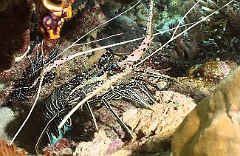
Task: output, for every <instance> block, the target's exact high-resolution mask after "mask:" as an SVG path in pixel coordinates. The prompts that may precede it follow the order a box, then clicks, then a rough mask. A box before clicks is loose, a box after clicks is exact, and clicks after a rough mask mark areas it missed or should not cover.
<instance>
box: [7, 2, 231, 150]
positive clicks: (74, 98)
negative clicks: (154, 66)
mask: <svg viewBox="0 0 240 156" xmlns="http://www.w3.org/2000/svg"><path fill="white" fill-rule="evenodd" d="M233 1H234V0H231V1H230V2H228V3H227V4H225V5H224V6H222V7H221V8H220V9H222V8H223V7H225V6H226V5H228V4H230V3H232V2H233ZM199 2H200V0H199V1H197V3H199ZM138 3H139V2H138ZM138 3H136V4H135V5H134V6H136V5H137V4H138ZM197 3H196V4H197ZM134 6H133V7H134ZM131 8H132V7H131ZM193 8H194V6H193V7H192V9H193ZM192 9H190V10H189V11H188V12H187V13H186V14H185V16H186V15H187V14H188V13H189V12H190V11H191V10H192ZM153 10H154V1H153V0H151V2H150V9H149V19H148V25H147V26H148V27H147V32H146V37H145V38H144V40H143V41H142V43H141V44H140V46H139V47H138V48H137V49H136V50H134V51H133V52H132V53H131V54H130V55H128V56H127V58H126V59H125V60H122V61H119V62H117V63H112V62H111V57H112V55H111V53H106V54H104V55H103V56H102V57H101V59H100V60H99V62H98V64H97V65H95V66H94V67H92V68H91V69H89V70H88V71H85V72H82V73H80V74H78V75H76V77H74V78H73V79H71V80H70V81H69V82H68V83H66V84H63V85H61V86H60V87H59V88H57V89H56V90H54V91H53V92H52V94H51V95H50V96H49V97H48V98H47V100H46V106H45V111H44V116H45V120H46V127H45V128H44V130H43V132H42V134H41V136H40V137H39V139H38V142H37V144H36V152H37V153H38V146H39V143H40V141H41V139H42V137H43V135H44V133H45V132H46V133H47V135H48V137H49V140H50V142H51V143H54V142H56V141H58V140H59V139H61V137H62V135H63V134H64V133H65V132H66V131H67V130H68V128H69V127H71V118H70V117H71V115H72V114H73V113H74V112H75V111H77V110H78V109H79V108H82V107H86V108H87V109H88V111H89V112H90V114H91V116H92V119H93V122H94V124H95V126H96V125H97V124H96V119H95V117H94V115H93V112H92V109H91V105H92V104H94V103H96V102H101V103H103V104H104V105H105V106H106V107H107V108H108V109H109V110H110V111H111V112H112V113H113V115H114V116H115V117H116V118H117V120H118V121H119V122H120V124H121V125H122V127H123V128H124V129H125V130H126V131H127V132H128V133H129V134H130V135H131V136H133V135H132V134H131V130H130V129H129V128H128V127H127V126H126V125H125V123H124V122H123V121H122V120H121V119H120V118H119V116H118V115H117V114H116V113H115V112H114V111H113V109H112V108H111V105H110V104H109V103H108V100H110V99H116V98H120V97H121V98H126V99H130V100H132V101H135V102H137V103H139V104H140V105H141V106H144V107H145V108H148V109H151V106H150V104H149V102H147V101H146V100H145V99H143V98H142V97H141V96H140V95H139V93H138V92H137V91H135V90H134V88H135V87H138V88H139V89H140V90H141V91H142V92H143V93H144V94H145V95H146V96H147V97H148V98H149V99H150V101H151V102H154V98H153V97H152V95H151V94H150V93H149V92H148V90H147V89H146V87H145V86H144V85H143V84H141V83H138V82H130V83H124V79H126V78H128V77H130V76H131V75H132V74H133V73H134V72H135V70H136V68H137V67H139V66H140V65H141V64H142V63H143V62H145V61H146V60H147V59H149V58H150V57H152V56H153V55H155V54H156V53H158V52H159V51H161V50H162V49H163V48H164V47H165V46H166V45H168V44H169V43H170V42H171V41H173V40H174V39H176V38H177V37H179V36H180V35H182V34H183V33H184V32H187V31H188V30H190V29H191V28H193V27H194V26H196V25H197V24H199V23H201V22H203V21H205V20H206V19H207V18H208V17H210V16H212V15H213V14H214V13H215V12H213V13H211V14H209V15H208V16H206V17H204V18H202V19H201V20H200V21H198V22H196V23H192V25H190V26H189V27H188V28H187V29H186V30H185V31H183V32H182V33H179V34H177V35H175V33H176V30H177V29H178V28H179V27H180V23H181V21H180V22H179V25H178V26H177V27H176V28H174V29H173V30H175V31H174V33H173V36H172V38H171V39H170V40H169V41H168V42H166V43H165V44H164V45H163V46H161V47H160V48H159V49H157V50H155V51H154V52H153V53H151V54H150V55H148V56H146V57H145V58H144V59H142V60H141V61H140V59H141V58H142V56H143V55H144V54H145V51H147V49H148V47H149V45H150V43H151V41H152V39H153V37H154V36H155V35H157V34H153V24H152V22H153ZM123 13H124V12H123ZM120 15H121V14H120ZM120 15H119V16H120ZM185 16H184V17H185ZM184 17H183V18H182V20H183V19H184ZM115 18H116V17H115ZM97 28H98V27H96V29H97ZM94 30H95V29H94ZM92 31H93V30H92ZM89 33H91V31H90V32H89ZM89 33H88V34H89ZM161 33H162V32H161ZM158 34H159V33H158ZM85 36H86V35H84V36H82V37H81V38H79V39H78V40H76V41H75V42H74V43H73V44H72V45H70V46H69V47H67V48H66V49H64V51H66V50H67V49H69V48H71V47H73V46H74V45H75V44H76V43H77V42H78V41H79V40H81V39H82V38H83V37H85ZM135 40H139V39H135ZM132 41H134V40H131V41H125V42H121V43H117V44H114V45H110V46H116V45H121V44H125V43H127V42H132ZM110 46H105V47H101V48H108V47H110ZM95 50H96V49H92V50H90V51H87V52H85V53H88V52H92V51H95ZM64 51H63V52H64ZM63 52H62V53H63ZM53 54H54V55H53V57H52V58H51V59H50V60H47V61H46V60H44V61H46V62H45V63H44V61H43V58H42V56H41V55H40V57H39V58H36V59H35V60H34V61H36V62H41V61H40V60H42V63H40V64H38V66H36V67H31V68H29V70H32V71H34V72H33V73H36V72H35V71H38V73H39V75H40V76H38V77H37V78H35V81H33V82H31V83H30V86H27V87H26V88H25V86H24V85H22V87H21V88H20V89H19V90H16V92H15V95H16V96H15V97H17V98H19V97H21V96H19V95H22V94H21V91H22V90H24V89H27V88H28V89H29V88H30V89H31V88H32V87H35V88H34V90H37V96H36V99H35V101H34V104H33V106H32V109H31V110H30V113H29V115H28V116H27V118H26V120H25V121H24V123H23V124H22V126H21V127H20V128H19V131H18V132H17V133H16V135H15V136H14V137H13V139H12V141H11V143H10V145H11V144H12V143H13V141H14V139H15V138H16V136H17V135H18V133H19V132H20V131H21V128H22V127H23V126H24V124H25V123H26V121H27V120H28V118H29V116H30V114H31V112H32V110H33V108H34V107H35V105H36V102H37V100H38V97H39V94H40V89H41V86H42V85H43V83H45V81H44V77H45V75H46V73H48V72H49V71H51V69H52V68H54V67H57V66H58V65H60V64H62V63H64V62H66V61H70V60H71V59H72V58H74V57H77V56H79V55H82V54H81V53H78V54H75V55H72V56H69V57H67V58H63V59H61V60H56V58H57V57H58V56H59V54H56V53H53ZM54 60H55V61H54ZM52 62H53V63H52ZM50 63H51V64H50ZM26 73H31V72H28V71H26ZM51 76H52V75H51V74H50V77H51ZM30 77H35V75H34V74H33V75H30ZM27 83H29V82H27ZM112 86H118V87H115V88H112ZM22 96H23V98H24V95H22ZM13 100H14V99H13ZM96 128H97V126H96Z"/></svg>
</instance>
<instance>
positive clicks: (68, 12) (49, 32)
mask: <svg viewBox="0 0 240 156" xmlns="http://www.w3.org/2000/svg"><path fill="white" fill-rule="evenodd" d="M37 11H38V12H37V14H38V26H39V29H40V31H41V32H42V33H43V35H44V37H45V39H47V40H49V39H58V38H59V37H60V31H61V28H62V26H63V23H64V21H65V19H69V18H71V17H72V6H71V5H69V6H68V7H66V8H63V4H58V5H57V4H56V6H55V4H53V3H50V4H49V2H48V1H47V2H46V0H43V1H42V3H40V4H39V6H38V7H37Z"/></svg>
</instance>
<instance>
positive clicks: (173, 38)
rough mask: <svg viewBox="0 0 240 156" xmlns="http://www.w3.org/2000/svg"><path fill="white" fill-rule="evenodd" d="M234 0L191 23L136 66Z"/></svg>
mask: <svg viewBox="0 0 240 156" xmlns="http://www.w3.org/2000/svg"><path fill="white" fill-rule="evenodd" d="M232 2H234V0H231V1H229V2H228V3H226V4H225V5H223V6H222V7H220V8H219V9H217V10H216V11H214V12H212V13H211V14H209V15H208V16H206V17H204V18H202V19H201V20H200V21H198V22H196V23H194V24H193V25H191V26H190V27H189V28H187V29H185V30H184V31H183V32H181V33H179V34H178V35H176V36H174V37H172V38H171V39H170V40H169V41H167V42H166V43H165V44H164V45H162V46H161V47H160V48H158V49H157V50H156V51H154V52H153V53H151V54H150V55H148V56H147V57H145V58H144V59H143V60H142V61H140V62H139V63H137V64H136V65H134V66H135V67H137V66H139V65H141V64H142V63H143V62H145V61H146V60H147V59H149V58H151V57H152V56H153V55H155V54H156V53H158V52H159V51H160V50H162V49H163V48H164V47H165V46H166V45H168V44H169V43H170V42H172V41H173V40H175V39H176V38H178V37H179V36H181V35H182V34H184V33H185V32H187V31H188V30H190V29H192V28H193V27H194V26H196V25H198V24H199V23H201V22H204V21H205V20H207V19H208V18H209V17H210V16H212V15H213V14H215V13H216V12H218V11H219V10H221V9H222V8H224V7H226V6H227V5H229V4H231V3H232Z"/></svg>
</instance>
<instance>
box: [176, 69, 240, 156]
mask: <svg viewBox="0 0 240 156" xmlns="http://www.w3.org/2000/svg"><path fill="white" fill-rule="evenodd" d="M239 88H240V67H239V68H237V69H236V70H235V71H233V72H232V73H231V74H230V75H229V76H228V77H227V78H226V79H224V80H223V81H222V82H221V83H220V84H219V85H218V86H217V87H216V89H215V90H214V91H213V92H212V94H211V95H210V96H208V97H206V98H205V99H204V100H203V101H202V102H200V103H199V105H198V106H197V107H196V108H195V109H194V110H193V111H192V112H190V113H189V114H188V116H187V117H186V118H185V119H184V121H183V122H182V123H181V125H180V126H179V127H178V129H177V130H176V131H175V133H174V135H173V138H172V154H173V156H186V155H191V156H195V155H211V156H215V155H216V156H220V155H228V156H230V155H232V156H236V155H240V136H239V134H240V100H239V95H240V90H239Z"/></svg>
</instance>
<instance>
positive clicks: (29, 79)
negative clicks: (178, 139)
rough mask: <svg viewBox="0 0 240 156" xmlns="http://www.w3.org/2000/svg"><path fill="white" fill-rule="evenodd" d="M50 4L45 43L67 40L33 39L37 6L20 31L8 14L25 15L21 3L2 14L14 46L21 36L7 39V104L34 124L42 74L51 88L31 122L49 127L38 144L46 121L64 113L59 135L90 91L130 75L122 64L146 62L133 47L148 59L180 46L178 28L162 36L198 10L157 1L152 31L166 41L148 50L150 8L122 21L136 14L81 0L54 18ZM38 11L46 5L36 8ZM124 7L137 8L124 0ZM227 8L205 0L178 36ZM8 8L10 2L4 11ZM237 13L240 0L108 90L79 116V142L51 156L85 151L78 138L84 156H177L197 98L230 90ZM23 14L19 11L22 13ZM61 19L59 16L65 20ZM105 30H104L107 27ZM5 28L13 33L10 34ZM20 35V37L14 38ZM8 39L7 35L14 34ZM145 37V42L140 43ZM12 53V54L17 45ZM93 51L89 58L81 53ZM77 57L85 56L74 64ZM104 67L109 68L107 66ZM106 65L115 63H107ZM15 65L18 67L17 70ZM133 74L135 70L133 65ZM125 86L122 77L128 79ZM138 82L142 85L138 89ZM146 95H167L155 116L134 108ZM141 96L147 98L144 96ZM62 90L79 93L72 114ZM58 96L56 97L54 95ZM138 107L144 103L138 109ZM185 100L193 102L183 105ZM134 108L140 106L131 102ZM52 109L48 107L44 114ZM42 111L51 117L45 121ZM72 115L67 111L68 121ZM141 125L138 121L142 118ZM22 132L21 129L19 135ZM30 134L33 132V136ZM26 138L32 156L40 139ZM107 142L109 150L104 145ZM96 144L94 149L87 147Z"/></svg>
mask: <svg viewBox="0 0 240 156" xmlns="http://www.w3.org/2000/svg"><path fill="white" fill-rule="evenodd" d="M24 2H25V1H24ZM27 2H28V1H27ZM38 2H41V1H38ZM45 2H52V1H49V0H44V1H43V4H41V5H43V6H44V7H45V8H44V9H43V8H39V7H40V5H36V9H37V10H38V11H37V12H36V14H37V16H39V13H41V16H39V17H38V18H39V19H41V20H42V23H41V26H42V27H45V28H44V33H45V37H46V35H47V37H46V39H47V38H52V39H53V38H55V37H56V38H59V39H57V40H49V41H46V40H44V39H42V38H41V35H40V34H39V33H37V32H36V31H34V30H35V29H36V28H35V27H36V25H37V24H38V22H37V21H36V20H34V21H33V18H34V12H35V11H33V14H32V20H31V25H30V26H31V27H29V21H30V19H29V17H30V16H29V15H30V13H31V5H30V4H31V3H30V2H28V3H26V4H27V5H25V6H24V7H23V8H26V9H25V12H24V13H22V15H24V16H23V17H22V18H25V21H26V23H24V24H22V25H20V26H19V28H16V26H15V27H14V26H13V25H15V24H16V23H18V22H19V21H17V20H16V17H15V16H16V14H12V13H9V12H10V11H9V10H12V8H11V7H13V6H14V7H16V8H17V9H18V7H22V6H23V4H22V3H16V2H15V1H14V3H13V5H9V7H1V9H2V10H3V11H2V12H0V15H4V18H2V19H1V21H3V23H4V22H6V21H7V23H9V25H10V28H11V29H10V30H11V31H12V30H14V31H12V32H14V33H11V34H7V35H10V37H11V38H14V39H15V38H17V37H18V40H17V39H15V40H13V41H14V42H12V40H11V41H10V40H7V44H5V41H4V38H1V39H2V40H3V43H4V44H5V45H7V47H5V49H7V50H11V49H14V50H12V52H10V53H8V55H7V56H6V57H5V56H4V59H6V60H4V61H7V63H8V64H6V66H7V67H4V68H3V69H2V70H4V69H6V68H10V69H9V70H5V71H3V72H1V74H0V82H1V85H0V87H1V89H2V90H0V91H1V92H0V98H1V99H0V105H2V104H5V105H8V106H10V107H11V108H14V110H15V112H16V116H22V117H25V116H26V112H28V110H29V107H30V106H32V104H33V101H34V100H35V96H36V92H37V90H38V86H39V82H40V78H41V76H43V85H42V86H41V90H40V95H39V99H38V101H39V102H40V103H39V104H37V108H35V109H36V110H35V111H34V116H33V115H32V117H33V118H34V119H32V120H29V124H33V123H35V122H36V121H37V123H39V126H38V127H40V128H39V129H38V130H36V131H37V132H36V134H35V135H36V136H39V134H40V132H38V131H40V130H41V129H42V128H43V127H44V126H45V125H43V120H44V119H45V120H47V121H46V122H45V123H48V122H49V121H50V120H51V119H53V118H54V117H53V116H55V115H57V116H58V117H59V120H58V121H57V122H56V125H55V128H54V130H58V129H57V125H58V124H59V122H61V120H62V118H64V116H65V114H64V115H62V114H58V112H59V110H60V111H61V110H64V109H65V108H67V109H72V107H74V106H75V105H76V103H77V102H76V101H77V100H79V99H81V98H82V97H84V96H86V95H88V93H89V90H91V89H95V88H97V87H98V86H100V85H102V83H104V82H105V80H106V81H107V80H109V79H110V80H111V78H113V77H114V76H115V75H118V74H119V72H122V71H123V70H122V69H121V68H120V67H119V66H117V63H119V62H121V61H122V60H125V58H128V59H127V61H125V62H124V61H122V62H123V63H122V62H121V63H122V66H121V67H123V68H124V65H123V64H124V63H126V62H127V63H129V62H131V61H133V62H135V61H137V60H138V59H139V57H140V56H139V57H137V59H134V60H133V58H135V55H134V54H133V55H128V54H130V53H131V51H132V50H133V51H135V50H134V49H136V50H139V49H140V48H138V47H137V45H138V44H139V43H140V46H139V47H143V48H142V49H141V50H142V51H146V48H148V47H149V49H148V50H147V51H146V55H144V56H143V58H145V57H146V56H149V55H150V54H151V53H154V52H155V50H156V49H158V48H159V47H160V46H161V45H162V44H164V43H165V42H167V41H168V40H169V38H171V37H170V35H172V34H173V32H174V30H171V31H169V32H170V33H164V34H163V32H160V30H164V29H165V28H166V27H165V26H167V29H168V28H169V25H171V26H170V27H171V28H174V27H175V26H176V25H177V24H176V23H175V22H176V21H177V20H179V18H180V17H181V16H183V15H182V14H183V13H184V12H185V10H189V9H190V8H191V7H192V6H193V5H194V4H195V3H196V1H194V0H189V1H181V0H174V1H166V0H160V2H159V1H158V2H159V3H157V2H155V10H154V11H153V16H154V22H153V24H152V25H153V27H154V33H155V32H158V34H156V35H155V36H154V39H153V40H151V39H150V38H147V42H145V41H144V42H142V43H141V41H140V39H141V38H143V37H142V36H143V34H144V32H145V30H146V29H145V28H146V27H147V26H146V24H148V22H147V20H148V12H149V10H148V7H149V4H148V1H142V2H140V3H139V4H138V5H137V6H135V7H134V8H133V9H131V10H129V11H128V12H126V13H125V14H123V15H121V16H119V17H117V18H116V19H112V17H116V16H117V15H118V14H119V13H121V12H124V11H125V10H126V9H128V8H129V7H131V6H130V5H120V4H115V3H114V2H111V1H108V0H88V1H85V0H84V1H77V0H76V1H75V2H76V3H74V4H73V3H72V2H73V1H72V0H66V1H64V6H63V5H62V3H63V2H62V1H55V2H62V3H61V5H57V9H56V10H55V12H54V11H52V10H54V9H53V8H51V7H54V6H53V5H52V4H51V5H50V6H46V4H45ZM65 2H66V4H65ZM117 2H120V1H117ZM35 3H36V4H37V2H35ZM120 3H128V2H127V1H121V2H120ZM225 3H226V0H219V1H211V0H208V1H201V3H200V4H198V5H196V6H195V8H194V9H193V10H192V12H191V13H190V14H188V15H187V16H186V18H185V19H184V22H183V23H181V25H180V26H181V28H178V30H176V32H175V33H176V34H175V35H178V34H180V33H182V31H184V30H185V29H186V28H189V27H190V26H191V25H190V23H193V22H197V21H199V20H201V19H202V18H203V17H204V16H206V15H207V14H209V13H210V12H212V11H215V10H217V9H218V8H220V7H221V6H222V5H223V4H225ZM4 5H8V4H7V3H5V4H4ZM70 5H72V6H73V12H72V13H73V17H72V19H70V20H69V21H65V22H64V21H63V18H64V17H63V16H65V15H66V13H67V9H65V10H64V8H67V7H68V6H70ZM43 6H42V7H43ZM237 6H239V2H236V1H234V2H233V3H232V4H230V5H229V6H227V7H225V8H223V9H222V10H221V11H219V12H218V14H216V15H214V16H212V17H210V18H209V19H208V20H206V21H205V22H203V23H199V24H198V25H197V26H196V27H194V28H193V29H191V30H189V31H188V32H186V33H184V35H182V36H180V37H178V38H177V39H176V40H174V41H173V42H171V43H169V44H168V46H166V47H165V48H164V49H162V50H161V52H159V53H156V54H155V55H154V56H152V57H151V58H150V59H148V60H145V62H144V63H143V64H141V65H139V66H137V68H136V69H134V70H135V71H134V73H133V74H132V75H131V76H130V77H128V78H126V79H124V80H123V81H118V82H117V83H116V84H115V85H111V87H110V89H108V90H102V92H100V93H99V94H97V95H96V98H95V97H93V98H92V99H91V100H90V101H89V102H90V106H91V108H90V110H92V114H91V111H90V113H89V110H87V108H85V106H86V105H84V107H82V108H81V109H80V110H79V111H78V112H77V113H76V114H74V117H73V119H72V121H73V125H74V126H75V127H74V128H75V129H77V130H76V131H77V134H76V135H74V136H73V137H69V138H65V139H62V140H60V141H59V142H57V144H56V145H49V146H48V147H47V148H46V149H45V154H46V155H51V153H53V154H56V155H58V154H59V153H60V154H66V155H71V154H72V153H73V151H74V148H75V147H76V146H75V145H73V144H74V143H73V141H72V140H74V139H75V138H77V139H76V141H80V143H79V146H78V152H76V153H79V151H81V154H83V153H88V154H89V151H90V150H89V149H91V150H92V148H93V146H94V148H95V149H100V148H102V152H103V154H111V152H115V150H116V149H117V151H116V153H113V154H115V155H117V153H118V152H119V153H121V152H123V153H124V152H125V153H128V155H133V154H136V155H137V154H139V155H141V154H146V153H147V154H149V153H156V154H163V153H164V154H169V150H170V142H171V136H172V134H173V132H174V130H175V129H176V127H177V126H178V125H179V124H180V122H181V121H182V120H183V118H184V116H185V115H186V114H187V113H188V112H189V111H190V108H191V109H192V108H193V105H194V106H195V104H194V103H192V100H195V102H196V103H199V102H200V101H201V100H202V99H203V98H204V97H206V96H207V95H209V94H210V92H212V90H213V89H214V88H215V86H216V84H218V83H219V82H221V81H222V80H223V79H224V78H225V77H226V76H227V75H228V74H229V73H230V72H231V71H232V70H233V69H234V68H236V67H237V66H238V64H239V60H240V59H239V54H238V53H237V52H239V49H240V47H239V43H240V41H239V39H238V32H237V31H238V29H239V11H238V7H237ZM14 7H13V8H14ZM6 8H8V9H6ZM33 8H34V7H33ZM17 9H16V10H15V11H16V12H20V11H19V10H17ZM39 9H40V11H39ZM55 15H57V18H56V19H55ZM5 16H6V17H8V18H12V21H10V20H9V19H8V18H5ZM109 19H112V21H108V20H109ZM41 20H40V21H41ZM1 21H0V22H1ZM59 21H61V22H59ZM11 22H12V23H11ZM63 22H64V25H63ZM99 24H100V25H101V26H99V27H98V25H99ZM184 24H186V25H184ZM183 25H184V26H183ZM34 26H35V27H34ZM12 27H14V29H12ZM20 27H23V28H21V33H20V30H18V29H20ZM163 27H165V28H163ZM61 28H62V29H61ZM95 28H96V29H95ZM5 29H6V27H4V30H5ZM60 29H61V30H60ZM15 30H16V32H17V33H16V34H17V35H18V36H17V37H16V36H14V34H15ZM165 30H166V29H165ZM50 31H51V32H50ZM235 31H236V32H237V33H236V34H235V33H234V32H235ZM8 32H9V31H8ZM49 32H50V33H49ZM1 33H2V32H1ZM4 33H5V32H4ZM4 33H3V34H4ZM47 33H48V34H47ZM86 33H87V34H86ZM85 34H86V35H85ZM4 35H5V36H7V35H6V34H4ZM147 35H148V34H147ZM12 36H14V37H12ZM19 36H20V38H19ZM138 38H139V40H137V41H135V39H138ZM78 39H79V40H78ZM129 40H131V41H129ZM15 41H16V42H19V43H21V44H18V43H16V42H15ZM125 41H128V43H126V44H123V43H122V44H120V45H117V44H118V43H121V42H125ZM1 43H2V42H1ZM150 43H151V44H150ZM5 45H4V46H5ZM11 45H13V46H12V47H11ZM15 46H17V47H15ZM106 47H107V48H106ZM136 47H137V48H136ZM96 49H97V50H96ZM91 51H92V52H91ZM84 52H87V53H86V54H85V55H82V54H83V53H84ZM108 53H110V54H112V55H113V56H114V57H112V56H109V57H105V59H102V57H101V56H103V55H104V54H108ZM76 55H78V56H77V57H74V58H73V56H76ZM127 55H128V56H127ZM221 55H225V56H226V55H227V56H232V57H233V58H235V59H229V58H227V57H223V58H222V57H221ZM14 57H15V58H14ZM55 57H57V58H55ZM1 58H2V57H1ZM106 58H107V59H106ZM112 58H113V59H112ZM99 60H100V61H102V63H101V62H100V63H99ZM106 60H107V63H106V62H105V61H106ZM0 61H1V60H0ZM104 62H105V63H106V64H104ZM135 63H137V62H135ZM12 64H14V66H12V67H10V66H11V65H12ZM49 64H51V65H49ZM102 64H104V67H102V66H101V65H102ZM131 65H132V64H131ZM128 67H129V68H132V66H128ZM102 68H104V69H102ZM43 71H48V72H43ZM43 73H44V74H43ZM86 73H87V74H86ZM103 73H105V74H103ZM122 79H123V77H121V79H120V80H122ZM99 80H101V81H99ZM92 82H95V83H92ZM107 82H108V81H107ZM63 84H65V85H63ZM133 84H143V85H141V86H140V87H136V85H135V86H134V85H133ZM60 86H62V87H60ZM73 86H74V87H75V88H73ZM141 87H142V88H143V87H147V89H146V90H149V91H150V92H149V93H151V94H153V95H154V94H158V95H157V96H156V100H157V102H159V103H161V104H159V103H158V104H155V105H152V106H151V109H153V110H154V111H151V110H146V109H135V106H132V104H133V103H141V102H143V101H144V100H145V99H148V98H149V97H146V96H147V95H146V94H144V93H146V90H143V89H142V88H141ZM82 88H83V89H82ZM80 90H81V92H80ZM139 90H140V91H143V92H144V91H145V92H144V93H138V91H139ZM162 90H165V91H162ZM166 90H167V91H166ZM61 91H62V92H63V94H65V95H66V93H67V92H66V91H68V93H70V94H69V96H67V95H66V96H65V97H64V96H62V97H64V98H63V99H65V100H66V101H70V102H69V103H71V105H69V106H70V107H64V108H62V107H61V106H62V105H61V104H60V103H61V102H63V101H64V100H62V99H61V98H62V97H61V96H60V94H58V93H59V92H61ZM78 91H79V92H78ZM160 91H162V92H160ZM172 91H174V92H172ZM176 92H178V93H176ZM179 93H182V94H184V95H186V96H187V97H192V98H193V99H188V100H186V99H187V98H186V97H185V96H183V95H181V94H179ZM50 94H51V96H49V95H50ZM151 94H148V95H151ZM133 95H134V96H133ZM70 96H73V97H74V98H73V99H72V101H71V100H69V99H71V98H72V97H70ZM166 96H168V97H166ZM47 97H48V98H47ZM142 97H143V98H142ZM78 98H79V99H78ZM120 98H123V99H120ZM99 99H100V100H99ZM106 99H107V100H106ZM124 99H125V100H124ZM126 99H128V100H126ZM139 99H140V102H139V101H138V100H139ZM183 99H185V101H181V100H183ZM46 100H47V102H46ZM104 100H106V101H107V102H108V103H107V104H108V105H110V106H112V108H110V109H111V111H112V112H113V111H114V112H115V113H116V115H115V116H114V115H113V114H112V112H110V111H109V109H108V108H109V107H107V108H105V107H102V105H100V104H98V103H97V102H102V101H104ZM131 101H134V102H132V103H130V102H131ZM152 101H153V100H152ZM144 102H145V101H144ZM45 104H48V105H47V106H45ZM88 104H89V103H88ZM188 104H190V105H191V107H189V105H188ZM105 105H106V103H105ZM108 105H106V106H108ZM136 106H137V107H138V106H139V105H137V104H136ZM148 108H149V109H150V107H148ZM42 109H45V111H44V112H45V114H44V113H43V111H42ZM129 109H130V110H129ZM46 110H47V111H46ZM127 110H129V111H127ZM68 111H69V110H66V113H68ZM125 111H127V112H125ZM46 112H47V113H50V112H52V116H51V115H50V116H48V117H49V118H46ZM124 112H125V113H124ZM92 116H94V117H95V118H96V121H97V123H93V122H92ZM116 116H119V117H121V119H123V120H124V123H126V124H127V125H128V126H127V127H129V128H131V129H132V131H133V135H134V136H135V139H133V140H132V141H130V140H129V139H130V137H129V136H128V134H127V132H125V131H124V129H122V127H121V125H120V124H119V123H118V122H117V121H116V120H114V118H115V117H116ZM132 117H135V118H134V119H133V118H132ZM93 120H94V118H93ZM55 121H56V120H55ZM14 123H15V122H11V123H9V124H11V125H12V124H14ZM94 124H95V125H94ZM96 125H97V126H96ZM122 125H124V124H122ZM50 126H51V125H50ZM94 126H96V127H98V128H99V129H100V130H104V131H105V132H106V134H104V135H103V134H102V131H101V132H100V133H99V135H100V136H97V137H95V139H94V140H93V141H91V140H92V139H93V131H94V130H95V129H94ZM169 126H170V127H169ZM10 127H11V126H10ZM10 127H8V129H7V130H9V129H10ZM14 130H15V131H17V130H16V128H15V129H14ZM29 131H30V130H29ZM27 132H28V131H27ZM49 132H50V133H48V135H50V136H53V133H51V131H49ZM57 132H58V131H57ZM9 133H10V134H9V136H12V135H13V134H11V133H15V132H12V131H11V132H9ZM24 133H25V134H26V131H24ZM32 133H33V132H31V134H32ZM37 133H39V134H37ZM25 134H22V135H20V136H21V137H19V138H17V141H18V142H19V143H20V144H21V145H23V144H24V145H26V146H24V147H26V148H28V149H27V151H31V152H32V151H33V149H34V148H32V147H33V145H34V143H35V141H36V138H37V137H36V136H35V137H33V138H34V139H35V140H34V139H31V140H29V142H27V144H25V142H24V141H23V140H24V139H22V136H24V135H25ZM67 137H68V136H67ZM98 137H100V139H99V138H98ZM42 140H43V141H42V143H41V145H42V146H46V144H47V141H46V140H47V139H46V138H45V137H43V139H42ZM126 140H127V141H126ZM81 141H84V142H81ZM99 142H100V143H99ZM102 143H105V144H104V145H103V146H101V147H99V145H102ZM89 145H91V146H90V147H87V146H89ZM30 146H31V147H30ZM42 146H40V148H42ZM121 146H124V147H123V149H120V150H118V148H121ZM30 148H32V150H30ZM83 151H84V152H83ZM32 153H33V152H32ZM126 155H127V154H126Z"/></svg>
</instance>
